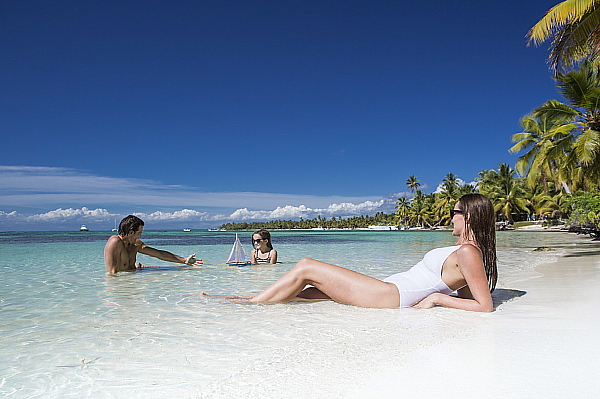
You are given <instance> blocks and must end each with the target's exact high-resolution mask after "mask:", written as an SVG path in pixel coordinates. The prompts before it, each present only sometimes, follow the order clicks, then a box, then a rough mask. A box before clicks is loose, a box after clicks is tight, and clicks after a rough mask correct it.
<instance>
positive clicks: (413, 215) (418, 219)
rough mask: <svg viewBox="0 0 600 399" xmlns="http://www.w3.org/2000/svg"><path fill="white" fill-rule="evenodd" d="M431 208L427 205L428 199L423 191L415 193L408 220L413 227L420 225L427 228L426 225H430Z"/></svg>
mask: <svg viewBox="0 0 600 399" xmlns="http://www.w3.org/2000/svg"><path fill="white" fill-rule="evenodd" d="M429 219H430V218H429V207H428V204H427V197H426V195H425V193H423V192H422V191H421V190H417V191H416V192H415V196H414V197H413V198H412V200H411V202H410V211H409V214H408V220H409V222H410V223H411V225H418V226H421V227H424V226H425V223H429Z"/></svg>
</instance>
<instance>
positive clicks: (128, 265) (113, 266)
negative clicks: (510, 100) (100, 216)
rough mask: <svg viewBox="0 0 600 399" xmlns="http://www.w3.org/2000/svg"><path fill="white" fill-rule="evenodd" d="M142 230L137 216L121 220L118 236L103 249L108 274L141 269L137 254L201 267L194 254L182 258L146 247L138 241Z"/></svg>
mask: <svg viewBox="0 0 600 399" xmlns="http://www.w3.org/2000/svg"><path fill="white" fill-rule="evenodd" d="M143 230H144V221H143V220H142V219H140V218H138V217H137V216H133V215H129V216H127V217H125V218H124V219H123V220H121V223H120V224H119V234H118V235H114V236H111V237H110V238H109V239H108V242H107V243H106V246H105V247H104V264H105V265H106V272H107V273H108V274H111V275H112V274H115V273H117V272H131V271H135V270H136V269H138V268H142V267H143V266H142V265H141V264H139V263H136V256H137V254H138V252H139V253H141V254H144V255H149V256H152V257H155V258H158V259H161V260H164V261H167V262H175V263H183V264H185V265H189V266H200V265H202V259H196V254H193V255H190V256H188V257H187V258H183V257H181V256H178V255H175V254H172V253H171V252H169V251H163V250H160V249H154V248H152V247H149V246H147V245H146V244H144V243H143V242H142V241H141V240H140V237H141V236H142V231H143Z"/></svg>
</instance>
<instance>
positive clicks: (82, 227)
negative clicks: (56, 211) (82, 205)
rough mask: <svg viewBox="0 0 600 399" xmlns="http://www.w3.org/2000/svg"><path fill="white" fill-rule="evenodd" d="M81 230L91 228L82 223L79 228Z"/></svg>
mask: <svg viewBox="0 0 600 399" xmlns="http://www.w3.org/2000/svg"><path fill="white" fill-rule="evenodd" d="M79 231H90V229H88V228H87V226H86V225H85V224H82V225H81V227H80V228H79Z"/></svg>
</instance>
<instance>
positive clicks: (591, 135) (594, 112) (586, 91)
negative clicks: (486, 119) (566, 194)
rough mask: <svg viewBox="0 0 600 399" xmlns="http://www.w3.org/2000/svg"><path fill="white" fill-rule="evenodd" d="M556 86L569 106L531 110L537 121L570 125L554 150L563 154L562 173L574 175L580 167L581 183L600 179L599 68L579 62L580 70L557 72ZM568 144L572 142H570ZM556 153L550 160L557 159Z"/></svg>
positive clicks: (552, 105)
mask: <svg viewBox="0 0 600 399" xmlns="http://www.w3.org/2000/svg"><path fill="white" fill-rule="evenodd" d="M555 80H556V85H557V87H558V90H559V91H560V93H561V94H562V95H563V97H565V98H566V99H567V101H568V102H569V104H564V103H561V102H560V101H556V100H551V101H547V102H546V103H544V104H542V105H541V106H540V107H539V108H537V109H535V110H534V111H533V114H534V116H535V117H536V118H547V120H549V121H555V122H556V123H563V124H572V125H571V126H570V127H572V129H571V130H570V131H569V132H568V133H566V130H568V128H567V129H565V131H562V132H561V133H564V134H566V136H565V137H564V138H563V139H561V140H558V141H556V144H557V145H558V146H556V147H555V150H556V151H557V152H558V153H561V154H564V156H565V157H564V159H562V165H560V168H561V169H562V171H561V172H562V173H563V174H565V173H566V172H569V173H570V174H573V175H576V174H578V173H579V172H578V171H577V170H576V169H578V168H581V169H582V171H581V177H582V181H583V183H585V182H586V181H588V183H589V182H590V181H591V182H592V183H593V182H595V181H598V180H599V179H600V67H599V66H598V65H594V64H592V63H590V62H587V61H584V62H582V63H581V65H580V67H579V70H576V71H571V72H568V73H567V74H561V73H559V74H558V75H557V76H556V78H555ZM569 141H571V142H572V143H569ZM558 153H556V154H554V155H553V156H552V157H554V158H556V157H558Z"/></svg>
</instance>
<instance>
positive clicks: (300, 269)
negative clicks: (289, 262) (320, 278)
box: [292, 258, 316, 273]
mask: <svg viewBox="0 0 600 399" xmlns="http://www.w3.org/2000/svg"><path fill="white" fill-rule="evenodd" d="M315 263H316V261H315V260H314V259H311V258H304V259H301V260H300V261H299V262H298V263H296V266H294V267H293V269H292V270H294V271H295V272H296V273H306V272H308V271H309V270H310V269H311V268H312V267H313V265H314V264H315Z"/></svg>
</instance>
